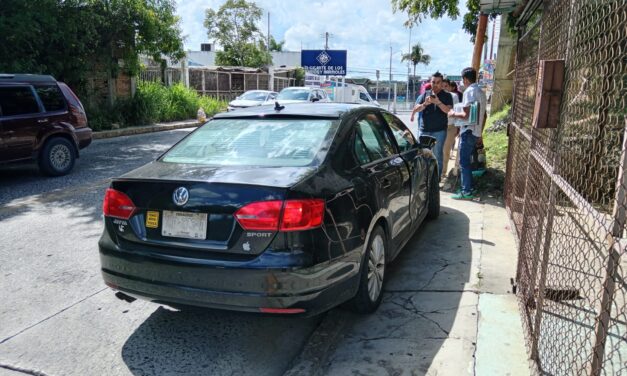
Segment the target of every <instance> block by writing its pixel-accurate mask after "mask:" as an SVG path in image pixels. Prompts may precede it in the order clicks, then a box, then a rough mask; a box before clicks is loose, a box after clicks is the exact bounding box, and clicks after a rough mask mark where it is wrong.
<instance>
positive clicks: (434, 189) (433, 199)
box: [427, 168, 440, 220]
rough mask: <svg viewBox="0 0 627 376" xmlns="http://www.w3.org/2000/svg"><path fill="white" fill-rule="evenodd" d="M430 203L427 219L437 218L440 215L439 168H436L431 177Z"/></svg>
mask: <svg viewBox="0 0 627 376" xmlns="http://www.w3.org/2000/svg"><path fill="white" fill-rule="evenodd" d="M429 180H430V182H429V198H428V200H429V203H428V206H427V219H431V220H432V219H437V218H438V217H439V216H440V182H439V181H438V169H437V168H436V169H435V170H434V171H433V173H432V174H431V179H429Z"/></svg>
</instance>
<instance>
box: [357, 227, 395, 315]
mask: <svg viewBox="0 0 627 376" xmlns="http://www.w3.org/2000/svg"><path fill="white" fill-rule="evenodd" d="M386 249H387V242H386V236H385V232H384V231H383V229H382V228H381V226H377V227H375V229H374V230H373V231H372V234H371V235H370V240H369V241H368V247H367V248H366V254H365V255H364V261H363V262H362V263H361V271H360V273H359V289H358V290H357V294H356V295H355V297H354V298H353V299H352V300H351V301H350V308H351V309H352V310H353V311H355V312H357V313H372V312H374V311H376V309H377V308H378V307H379V304H381V299H382V297H383V286H384V284H385V262H386V253H387V252H386Z"/></svg>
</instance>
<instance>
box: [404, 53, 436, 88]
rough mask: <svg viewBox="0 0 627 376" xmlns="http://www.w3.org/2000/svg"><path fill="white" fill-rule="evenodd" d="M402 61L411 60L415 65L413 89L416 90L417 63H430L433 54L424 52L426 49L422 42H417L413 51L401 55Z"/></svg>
mask: <svg viewBox="0 0 627 376" xmlns="http://www.w3.org/2000/svg"><path fill="white" fill-rule="evenodd" d="M401 61H411V63H412V65H413V66H414V80H413V86H414V87H413V91H414V92H415V91H416V65H418V64H424V65H429V63H431V56H430V55H427V54H425V53H424V50H423V48H422V46H421V45H420V43H416V44H415V45H414V46H413V47H412V48H411V52H410V53H408V54H403V56H402V57H401Z"/></svg>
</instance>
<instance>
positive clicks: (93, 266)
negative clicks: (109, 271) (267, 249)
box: [0, 130, 321, 376]
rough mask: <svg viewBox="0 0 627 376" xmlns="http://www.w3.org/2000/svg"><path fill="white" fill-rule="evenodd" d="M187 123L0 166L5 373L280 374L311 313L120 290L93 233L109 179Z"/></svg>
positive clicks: (0, 370)
mask: <svg viewBox="0 0 627 376" xmlns="http://www.w3.org/2000/svg"><path fill="white" fill-rule="evenodd" d="M188 132H189V130H176V131H170V132H161V133H151V134H142V135H137V136H127V137H119V138H114V139H106V140H96V141H94V143H93V144H92V145H90V146H89V147H88V148H87V149H85V150H83V151H82V152H81V158H80V159H79V160H78V161H77V164H76V166H75V168H74V170H73V172H72V173H71V174H70V175H68V176H65V177H59V178H48V177H44V176H41V175H40V174H39V173H38V172H37V169H36V168H35V166H32V165H21V166H11V167H3V168H1V169H0V375H5V374H6V375H13V376H15V375H20V374H29V375H171V374H187V375H200V374H203V375H231V374H233V375H281V374H283V372H284V371H285V370H286V369H288V368H289V366H290V363H291V362H292V360H293V359H294V358H295V357H296V356H297V355H298V354H299V353H300V351H301V349H302V347H303V346H304V344H305V343H306V341H307V339H308V338H309V336H310V335H311V333H312V332H313V331H314V329H315V328H316V326H317V325H318V324H319V322H320V320H321V317H318V318H315V319H307V320H303V319H293V318H284V317H267V316H266V317H264V316H259V315H252V314H240V313H229V312H222V311H211V310H206V311H198V312H179V311H176V310H173V309H170V308H168V307H164V306H159V305H155V304H152V303H148V302H143V301H135V302H133V303H131V304H129V303H126V302H123V301H120V300H118V299H117V298H115V297H114V294H113V292H112V290H110V289H109V288H107V287H106V286H105V285H104V283H103V282H102V279H101V277H100V270H99V267H100V266H99V260H98V249H97V241H98V238H99V237H100V234H101V231H102V219H101V207H102V197H103V194H104V191H105V189H106V187H107V186H108V182H109V179H110V178H112V177H114V176H118V175H121V174H123V173H125V172H127V171H130V170H132V169H134V168H137V167H139V166H141V165H143V164H144V163H146V162H148V161H151V160H153V159H155V158H156V157H157V156H158V155H160V154H161V153H162V152H163V151H165V150H166V149H167V148H168V147H169V146H171V145H172V144H173V143H175V142H176V141H178V140H179V139H180V138H181V137H183V136H184V135H185V134H187V133H188Z"/></svg>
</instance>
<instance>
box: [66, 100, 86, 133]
mask: <svg viewBox="0 0 627 376" xmlns="http://www.w3.org/2000/svg"><path fill="white" fill-rule="evenodd" d="M70 114H72V116H74V118H75V119H76V127H75V128H83V127H86V126H87V116H86V115H85V112H84V111H82V110H81V109H80V108H78V107H76V106H74V105H70Z"/></svg>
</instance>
